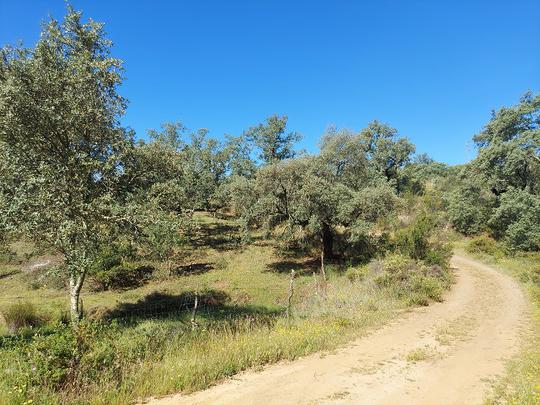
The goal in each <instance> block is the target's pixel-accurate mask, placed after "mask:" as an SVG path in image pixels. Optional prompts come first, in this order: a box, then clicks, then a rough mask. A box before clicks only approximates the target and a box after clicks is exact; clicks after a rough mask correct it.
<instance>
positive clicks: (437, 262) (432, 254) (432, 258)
mask: <svg viewBox="0 0 540 405" xmlns="http://www.w3.org/2000/svg"><path fill="white" fill-rule="evenodd" d="M451 257H452V247H451V246H450V245H448V244H436V245H433V246H432V247H431V249H430V250H429V251H428V252H427V253H426V256H425V257H424V260H423V261H424V263H426V264H427V265H431V266H440V267H442V268H447V267H448V266H449V264H450V258H451Z"/></svg>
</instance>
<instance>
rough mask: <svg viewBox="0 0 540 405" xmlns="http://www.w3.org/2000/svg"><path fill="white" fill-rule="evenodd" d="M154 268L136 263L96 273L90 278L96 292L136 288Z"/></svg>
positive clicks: (146, 278)
mask: <svg viewBox="0 0 540 405" xmlns="http://www.w3.org/2000/svg"><path fill="white" fill-rule="evenodd" d="M153 271H154V268H153V267H152V266H148V265H141V264H138V263H125V264H121V265H117V266H114V267H113V268H111V269H108V270H101V271H98V272H97V273H96V274H94V276H93V277H92V279H93V282H94V285H93V287H94V289H95V290H96V291H105V290H121V289H129V288H136V287H139V286H141V285H142V284H144V283H145V282H146V281H147V280H148V279H149V278H150V276H151V275H152V273H153Z"/></svg>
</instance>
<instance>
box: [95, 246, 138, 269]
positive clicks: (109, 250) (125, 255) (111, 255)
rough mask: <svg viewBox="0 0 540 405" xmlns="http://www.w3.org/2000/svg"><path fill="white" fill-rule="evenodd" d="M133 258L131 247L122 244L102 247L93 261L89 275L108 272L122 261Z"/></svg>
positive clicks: (133, 253)
mask: <svg viewBox="0 0 540 405" xmlns="http://www.w3.org/2000/svg"><path fill="white" fill-rule="evenodd" d="M133 258H135V252H134V248H133V246H131V245H130V244H124V243H112V244H110V245H107V246H105V247H103V248H102V249H101V251H100V253H99V255H98V256H97V257H96V259H95V260H94V264H93V266H92V269H91V273H97V272H100V271H103V270H110V269H112V268H113V267H116V266H120V265H121V264H122V263H123V262H124V261H126V260H129V259H133Z"/></svg>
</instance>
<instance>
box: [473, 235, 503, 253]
mask: <svg viewBox="0 0 540 405" xmlns="http://www.w3.org/2000/svg"><path fill="white" fill-rule="evenodd" d="M465 249H466V250H467V252H470V253H486V254H488V255H495V254H496V252H497V250H498V246H497V241H496V240H495V239H493V238H491V237H489V236H487V235H479V236H476V237H474V238H472V239H471V240H470V241H469V243H468V244H467V246H466V248H465Z"/></svg>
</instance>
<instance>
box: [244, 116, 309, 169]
mask: <svg viewBox="0 0 540 405" xmlns="http://www.w3.org/2000/svg"><path fill="white" fill-rule="evenodd" d="M287 119H288V118H287V116H286V115H284V116H282V117H280V116H278V115H272V116H270V117H268V118H267V119H266V124H259V125H258V126H255V127H252V128H250V129H249V130H248V131H247V132H246V133H245V137H247V138H248V139H250V140H252V141H253V142H254V143H255V145H256V146H257V148H258V149H259V150H260V153H259V158H260V159H261V160H262V161H263V162H265V163H275V162H278V161H280V160H284V159H289V158H292V157H294V155H295V152H294V149H293V147H294V144H295V143H296V142H298V141H299V140H300V139H301V136H300V134H298V133H297V132H289V133H285V129H286V127H287Z"/></svg>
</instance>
